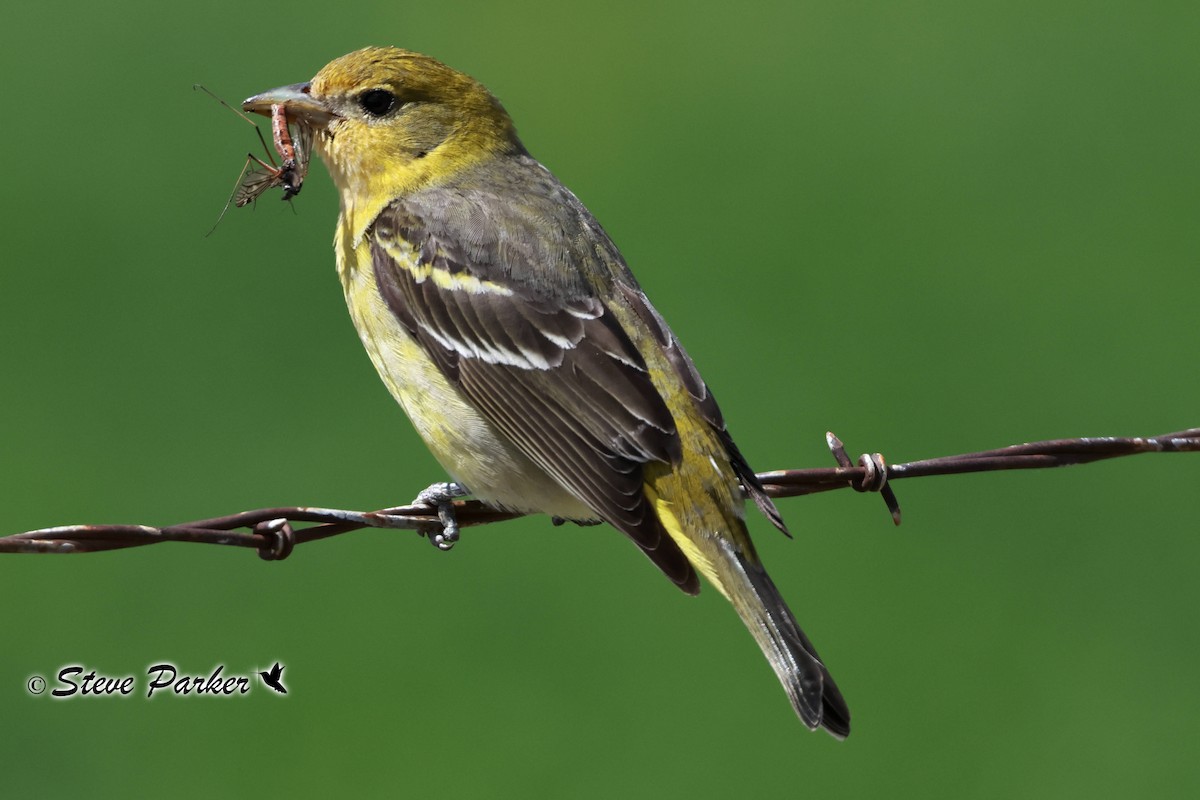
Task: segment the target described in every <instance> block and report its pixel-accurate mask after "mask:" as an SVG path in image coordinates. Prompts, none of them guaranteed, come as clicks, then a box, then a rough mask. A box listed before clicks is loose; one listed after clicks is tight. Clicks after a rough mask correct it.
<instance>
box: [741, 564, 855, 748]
mask: <svg viewBox="0 0 1200 800" xmlns="http://www.w3.org/2000/svg"><path fill="white" fill-rule="evenodd" d="M725 549H726V551H727V555H728V559H727V561H726V564H727V566H728V567H730V568H731V571H732V572H734V573H735V574H733V575H729V576H728V578H726V580H725V586H726V589H727V590H728V596H729V599H730V601H731V602H732V603H733V606H734V608H735V609H737V612H738V616H740V617H741V618H742V621H743V622H744V623H745V624H746V627H747V628H749V629H750V633H751V634H752V635H753V636H754V639H755V640H756V641H757V642H758V646H759V647H761V648H762V651H763V655H765V656H766V657H767V661H769V662H770V663H771V667H772V668H773V669H774V670H775V674H776V676H778V678H779V682H780V683H782V684H783V688H784V691H785V692H787V695H788V699H790V700H791V701H792V708H794V709H795V710H796V714H797V715H799V717H800V719H802V720H803V721H804V724H805V725H807V726H808V727H810V728H812V729H813V730H816V729H817V728H825V729H826V730H827V731H829V733H831V734H832V735H834V736H836V737H837V738H839V739H844V738H846V737H847V736H849V735H850V709H849V708H848V707H847V706H846V701H845V699H844V698H843V697H842V693H841V691H839V690H838V687H837V684H835V683H834V682H833V678H832V677H830V675H829V670H827V669H825V665H824V664H823V663H821V659H820V657H819V656H818V655H817V651H816V648H814V647H813V645H812V642H810V641H809V640H808V637H807V636H805V635H804V631H802V630H801V629H800V626H799V625H798V624H796V619H795V617H793V616H792V612H791V611H790V610H788V607H787V604H786V603H785V602H784V600H783V597H782V596H781V595H780V594H779V590H778V589H776V588H775V584H774V582H773V581H772V580H771V577H770V576H769V575H767V572H766V570H764V569H763V568H762V566H761V565H760V564H757V563H752V562H750V561H749V560H748V559H747V558H746V557H745V556H744V555H743V554H742V553H740V552H737V551H736V550H734V548H733V547H730V546H729V545H728V544H726V545H725ZM737 573H740V575H738V574H737ZM722 577H725V576H722ZM738 577H741V578H742V580H741V581H739V580H737V578H738ZM739 584H740V585H739ZM743 587H744V588H746V589H749V590H750V591H749V592H745V591H742V588H743Z"/></svg>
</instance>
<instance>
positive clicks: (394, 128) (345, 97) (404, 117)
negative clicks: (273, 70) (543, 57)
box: [242, 47, 522, 224]
mask: <svg viewBox="0 0 1200 800" xmlns="http://www.w3.org/2000/svg"><path fill="white" fill-rule="evenodd" d="M275 104H279V105H283V106H284V107H285V108H286V109H287V113H288V118H289V121H291V122H294V123H295V124H299V125H307V126H308V127H310V128H311V129H312V131H313V134H314V137H313V139H314V142H315V143H316V148H317V153H318V154H319V155H320V156H321V158H322V160H324V162H325V165H326V166H327V167H328V168H329V172H330V174H331V175H332V176H333V180H334V182H335V183H336V184H337V187H338V190H339V192H340V194H341V198H342V211H343V213H344V214H347V215H348V216H350V217H357V218H359V219H360V220H362V222H363V224H369V223H370V220H371V219H373V218H374V216H375V214H377V213H378V212H379V210H380V209H382V208H383V207H384V206H386V205H387V204H388V203H390V202H391V201H392V200H394V199H395V198H397V197H402V196H404V195H406V194H408V193H411V192H413V191H416V190H417V189H420V188H422V187H424V186H428V185H435V184H437V183H440V182H443V181H445V180H447V179H449V178H451V177H453V176H454V175H456V174H458V173H460V172H461V171H462V170H463V169H464V168H466V167H468V166H470V165H472V164H473V163H476V162H477V161H479V160H482V159H486V158H490V157H494V156H495V154H497V153H503V152H521V151H522V147H521V144H520V141H519V140H518V139H517V134H516V130H515V129H514V127H513V124H512V120H511V119H509V116H508V113H507V112H505V110H504V107H503V106H501V105H500V102H499V101H498V100H496V98H495V97H493V96H492V94H491V93H490V92H488V90H487V89H485V88H484V87H483V86H482V85H481V84H480V83H479V82H478V81H476V80H475V79H473V78H471V77H470V76H468V75H464V74H463V73H461V72H457V71H455V70H453V69H451V68H450V67H447V66H446V65H445V64H443V63H441V62H440V61H437V60H436V59H433V58H430V57H429V56H424V55H421V54H420V53H413V52H410V51H408V50H400V49H398V48H395V47H368V48H365V49H363V50H357V51H355V52H353V53H350V54H348V55H344V56H342V57H341V58H338V59H336V60H334V61H332V62H330V63H329V64H327V65H326V66H325V67H324V68H322V69H321V71H320V72H318V73H317V74H316V77H314V78H313V79H312V80H311V81H310V82H308V83H299V84H294V85H291V86H282V87H280V88H278V89H272V90H270V91H267V92H263V93H262V94H258V95H255V96H254V97H251V98H249V99H248V100H246V101H245V102H244V103H243V104H242V107H243V108H244V109H245V110H246V111H252V112H257V113H259V114H264V115H267V116H269V115H270V114H271V106H272V105H275Z"/></svg>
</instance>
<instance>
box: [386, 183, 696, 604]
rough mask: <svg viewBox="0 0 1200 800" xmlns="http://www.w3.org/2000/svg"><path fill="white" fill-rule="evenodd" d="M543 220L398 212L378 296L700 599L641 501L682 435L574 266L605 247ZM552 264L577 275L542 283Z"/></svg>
mask: <svg viewBox="0 0 1200 800" xmlns="http://www.w3.org/2000/svg"><path fill="white" fill-rule="evenodd" d="M563 191H564V192H565V190H563ZM567 195H568V197H569V199H570V200H574V197H573V196H570V195H569V193H567ZM574 202H575V203H576V204H577V203H578V201H574ZM530 203H531V204H532V205H530ZM579 208H580V209H581V208H582V206H580V207H579ZM556 209H557V210H556ZM547 213H562V212H561V207H556V206H555V205H554V203H552V202H548V203H545V204H538V203H536V202H534V201H532V200H531V201H529V203H525V204H523V203H511V202H510V203H505V202H504V201H502V200H500V199H499V198H496V197H494V196H491V195H490V194H481V193H471V192H461V191H451V190H439V194H438V195H437V196H430V194H429V193H425V194H424V195H423V196H422V197H420V198H417V199H410V200H407V201H405V200H398V201H396V202H395V203H393V204H392V205H391V206H389V208H388V209H386V210H385V211H384V212H383V213H382V214H381V215H380V217H379V218H378V219H377V220H376V221H375V223H374V225H373V227H372V230H371V232H370V234H369V236H370V247H371V255H372V262H373V268H374V271H375V279H376V283H377V285H378V287H379V291H380V293H381V294H382V296H383V298H384V300H385V301H386V302H387V304H388V307H389V308H390V309H391V311H392V312H393V313H394V314H395V315H396V317H397V318H398V319H399V320H400V322H401V323H402V324H403V325H404V326H405V328H406V329H407V330H408V332H409V333H410V334H411V335H412V336H413V337H414V338H415V339H416V340H417V341H418V342H420V343H421V344H422V345H423V347H424V348H425V350H426V351H427V352H428V353H429V355H430V356H431V358H432V359H433V361H434V362H435V363H436V364H437V365H438V367H439V369H440V370H441V371H442V373H443V374H444V375H445V376H446V377H447V379H448V380H449V381H450V382H451V383H452V384H454V385H455V386H457V387H458V388H459V390H460V391H461V392H462V393H463V394H464V396H465V397H467V398H468V399H469V401H470V402H471V403H472V404H473V405H474V406H475V408H476V409H478V411H479V412H480V413H481V414H482V415H483V416H484V417H485V418H486V419H487V420H488V421H489V422H491V423H492V424H493V425H494V426H495V427H496V428H497V429H499V430H500V431H501V432H503V433H504V435H506V436H507V437H508V438H509V439H511V440H512V442H513V443H514V445H515V446H516V447H517V448H518V449H520V450H521V452H523V453H524V454H525V455H526V456H527V457H528V458H529V459H530V460H532V461H533V462H534V463H535V464H537V465H538V466H539V467H540V468H541V469H542V470H544V471H545V472H546V473H547V474H548V475H549V476H551V477H552V478H553V479H554V480H555V481H557V482H558V483H559V484H561V485H562V486H564V487H565V488H567V489H568V490H569V491H570V492H572V493H573V494H574V495H575V496H576V497H578V498H579V499H580V500H582V501H583V502H584V503H585V504H586V505H588V506H589V507H590V508H591V509H592V510H594V511H595V512H596V514H597V515H598V516H599V517H601V518H602V519H604V520H605V521H607V522H609V523H610V524H612V525H613V526H614V527H616V528H618V529H619V530H621V531H622V532H624V533H625V534H627V535H628V536H629V537H630V538H631V539H633V540H634V542H636V543H637V544H638V546H639V547H641V549H642V550H643V551H644V552H645V553H646V554H647V555H648V556H649V557H650V559H651V560H652V561H654V563H655V564H656V565H657V566H658V567H659V568H660V569H661V570H662V571H663V572H664V573H666V574H667V576H668V577H670V578H671V579H672V580H673V581H674V582H675V583H676V584H677V585H678V586H680V588H682V589H684V590H685V591H687V592H690V593H695V592H697V591H699V581H698V580H697V577H696V573H695V571H694V569H693V568H692V566H691V564H690V563H689V562H688V560H687V558H686V557H685V556H684V555H683V553H682V552H681V551H680V549H679V547H678V546H677V545H676V544H675V543H674V542H673V541H672V540H671V538H670V537H669V536H668V535H667V534H666V533H665V532H664V531H663V530H662V527H661V525H660V524H659V522H658V519H657V517H656V515H655V514H654V511H653V509H652V508H651V507H650V505H649V503H648V501H647V499H646V496H645V492H644V489H643V476H642V466H643V465H644V464H646V463H648V462H652V461H658V462H664V463H677V462H678V461H679V459H680V457H681V446H680V442H679V437H678V435H677V433H676V429H675V422H674V420H673V418H672V417H671V414H670V412H669V411H668V409H667V406H666V404H665V403H664V401H663V399H662V398H661V397H660V396H659V394H658V391H657V390H656V389H655V387H654V385H653V383H652V382H651V380H650V376H649V374H648V371H647V367H646V364H645V362H644V360H643V359H642V357H641V355H640V354H639V353H638V350H637V348H636V347H635V346H634V344H633V342H632V341H630V338H629V336H628V335H627V333H626V332H625V331H624V330H622V328H621V326H620V325H619V324H618V323H617V321H616V319H615V317H614V315H613V313H612V312H611V311H610V310H609V309H608V308H607V307H606V306H605V305H604V303H603V302H602V301H601V300H600V298H599V297H598V296H597V294H596V292H595V291H594V290H592V289H591V288H590V284H589V283H588V282H587V281H586V280H582V279H581V278H580V273H579V272H578V270H579V269H587V268H588V266H587V264H586V263H576V261H575V259H582V260H583V261H586V260H587V259H588V258H590V257H595V256H594V251H593V253H592V255H590V256H589V255H588V248H589V247H591V246H592V245H595V244H602V243H607V245H608V246H609V247H611V243H608V240H607V237H605V236H603V233H602V232H601V233H600V236H601V237H603V242H600V240H599V239H595V235H594V233H593V232H589V231H587V230H584V229H580V228H579V222H580V220H579V219H577V218H576V217H573V216H568V217H566V218H564V219H563V220H562V221H561V224H560V225H558V226H557V227H556V226H555V222H556V219H554V218H551V219H546V218H545V215H546V214H547ZM583 213H584V214H586V211H585V212H583ZM588 220H590V217H589V218H588ZM588 220H584V222H586V221H588ZM592 224H594V223H592ZM597 229H598V227H597ZM547 230H548V231H550V234H548V235H549V237H550V240H549V241H547V239H546V236H547V234H545V231H547ZM560 239H561V240H560ZM614 252H615V251H614ZM549 258H562V259H572V262H571V267H572V268H571V269H570V270H565V271H552V270H548V269H547V264H548V263H549V262H547V259H549Z"/></svg>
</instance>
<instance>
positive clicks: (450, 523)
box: [412, 482, 470, 550]
mask: <svg viewBox="0 0 1200 800" xmlns="http://www.w3.org/2000/svg"><path fill="white" fill-rule="evenodd" d="M468 494H470V492H469V491H468V490H467V487H465V486H463V485H462V484H459V483H453V482H450V483H446V482H443V483H434V484H431V485H430V486H429V487H428V488H426V489H422V490H421V493H420V494H418V495H417V497H416V499H415V500H413V501H412V504H413V505H414V506H429V507H430V508H433V509H437V515H438V519H439V520H441V522H442V526H441V529H440V530H438V531H436V532H435V531H432V530H430V531H422V532H421V535H422V536H428V537H429V541H430V543H432V544H433V546H434V547H436V548H437V549H439V550H449V549H450V548H451V547H454V543H455V542H457V541H458V517H457V516H455V513H454V501H455V500H456V499H458V498H460V497H466V496H467V495H468Z"/></svg>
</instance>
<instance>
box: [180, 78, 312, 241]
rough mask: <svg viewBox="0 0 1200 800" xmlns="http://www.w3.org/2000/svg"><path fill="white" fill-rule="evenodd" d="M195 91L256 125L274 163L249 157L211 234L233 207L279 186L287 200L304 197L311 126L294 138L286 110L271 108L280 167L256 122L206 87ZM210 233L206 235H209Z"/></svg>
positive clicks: (298, 129) (303, 127)
mask: <svg viewBox="0 0 1200 800" xmlns="http://www.w3.org/2000/svg"><path fill="white" fill-rule="evenodd" d="M193 88H195V89H199V90H200V91H202V92H204V93H205V94H207V95H208V96H209V97H211V98H213V99H214V100H216V101H217V102H218V103H220V104H221V105H223V106H225V107H226V108H228V109H229V110H230V111H232V112H233V113H235V114H237V115H238V116H239V117H241V118H242V119H244V120H246V122H248V123H250V124H251V125H254V131H255V133H257V134H258V138H259V141H261V142H262V146H263V150H264V151H265V152H266V155H267V158H268V159H269V161H270V163H268V162H267V161H263V160H262V159H261V158H259V157H258V156H256V155H254V154H253V153H247V154H246V163H245V164H244V165H243V166H242V171H241V173H239V174H238V179H237V183H236V184H235V185H234V187H233V192H232V193H231V194H230V195H229V199H228V200H226V201H225V207H224V208H222V209H221V213H220V215H219V216H218V217H217V221H216V222H215V223H214V224H213V227H212V230H210V231H209V232H208V234H211V233H212V232H213V231H215V230H216V229H217V225H220V224H221V220H222V219H224V217H225V212H226V211H228V210H229V206H230V205H234V206H237V207H238V208H241V207H242V206H246V205H249V204H250V203H253V202H254V201H255V200H257V199H258V198H259V195H261V194H262V193H263V192H265V191H267V190H268V189H274V188H276V187H279V188H282V189H283V199H284V200H291V199H292V198H293V197H295V196H296V195H298V194H300V189H301V188H302V187H303V186H304V176H305V175H307V174H308V161H309V156H310V155H311V152H312V130H311V129H310V128H309V127H308V126H306V125H296V126H294V127H295V129H296V134H295V136H293V135H292V132H291V130H290V129H289V125H288V116H287V111H286V109H284V107H283V106H282V105H274V106H271V139H272V141H273V142H274V144H275V152H277V153H278V154H279V159H280V162H281V163H280V164H279V165H276V164H275V157H274V156H272V155H271V149H270V148H269V147H267V140H266V139H264V138H263V135H262V131H261V130H259V128H258V125H255V123H254V120H253V119H251V118H250V117H249V116H247V115H246V114H244V113H243V112H241V111H239V110H237V109H236V108H234V107H233V106H231V105H229V104H228V103H226V102H225V101H224V100H222V99H221V98H219V97H217V96H216V95H215V94H213V93H212V92H210V91H209V90H208V89H206V88H205V87H203V86H201V85H199V84H196V85H195V86H194V87H193ZM208 234H205V236H207V235H208Z"/></svg>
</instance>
